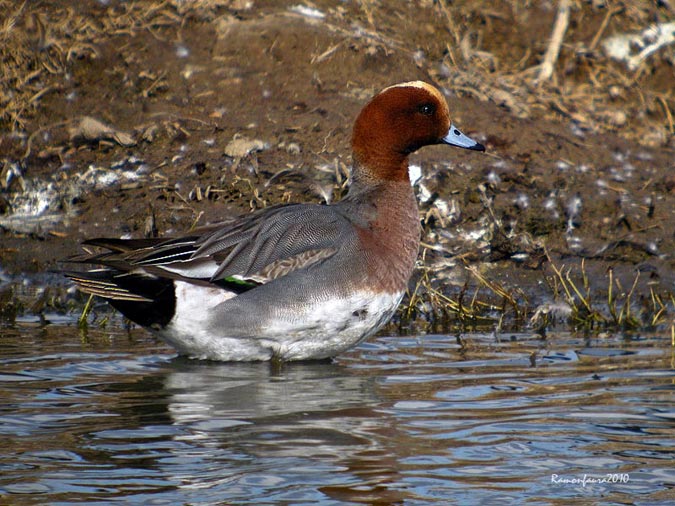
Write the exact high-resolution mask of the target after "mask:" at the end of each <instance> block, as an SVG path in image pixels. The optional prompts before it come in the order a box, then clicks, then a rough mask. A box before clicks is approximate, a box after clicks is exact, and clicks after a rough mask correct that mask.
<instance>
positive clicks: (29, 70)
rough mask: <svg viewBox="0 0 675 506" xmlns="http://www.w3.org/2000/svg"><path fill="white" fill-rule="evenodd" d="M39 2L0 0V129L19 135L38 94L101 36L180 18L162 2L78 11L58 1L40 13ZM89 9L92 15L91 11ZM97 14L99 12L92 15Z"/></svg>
mask: <svg viewBox="0 0 675 506" xmlns="http://www.w3.org/2000/svg"><path fill="white" fill-rule="evenodd" d="M43 7H44V6H42V5H40V4H39V3H33V2H29V1H27V0H26V1H24V2H23V3H17V2H15V1H11V0H0V12H4V13H8V15H7V17H6V18H5V19H4V21H3V22H2V25H0V130H6V131H10V132H14V133H16V134H19V135H21V134H22V133H23V131H24V130H25V128H26V125H27V122H28V121H29V120H30V119H31V118H32V117H33V116H34V114H35V111H36V110H37V109H38V108H39V107H40V98H41V97H43V96H44V95H46V94H48V93H52V92H57V91H59V89H60V84H59V83H60V82H61V80H62V79H63V78H64V76H65V75H66V74H67V73H68V72H69V70H70V68H71V67H72V65H73V64H74V62H76V61H77V60H78V59H80V58H85V57H88V58H96V57H97V56H98V49H97V43H98V42H99V41H100V40H101V39H102V38H110V37H115V36H117V35H132V34H134V33H135V32H138V31H141V30H148V31H150V32H151V33H155V31H156V30H157V29H158V28H160V27H162V26H167V25H177V24H179V23H180V20H181V18H180V16H178V15H177V14H176V12H175V11H174V10H173V9H172V8H170V7H168V6H167V4H166V2H139V3H136V2H122V3H115V4H114V6H112V5H111V6H110V7H109V8H104V7H102V6H99V7H98V8H99V9H100V10H101V11H103V12H100V13H95V12H93V11H95V10H96V9H94V8H90V10H89V11H88V13H87V14H82V13H80V12H79V11H78V10H76V9H75V8H74V7H73V6H71V5H70V4H69V3H68V2H64V3H63V4H62V5H61V6H51V8H50V9H49V10H48V12H49V14H46V13H45V9H44V8H43ZM92 14H93V15H92ZM96 14H100V15H96Z"/></svg>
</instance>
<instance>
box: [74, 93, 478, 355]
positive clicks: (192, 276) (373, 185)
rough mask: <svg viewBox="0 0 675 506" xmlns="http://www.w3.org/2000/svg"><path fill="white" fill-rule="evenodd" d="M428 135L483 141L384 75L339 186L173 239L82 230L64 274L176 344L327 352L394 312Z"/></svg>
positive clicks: (188, 351) (441, 140)
mask: <svg viewBox="0 0 675 506" xmlns="http://www.w3.org/2000/svg"><path fill="white" fill-rule="evenodd" d="M431 144H449V145H451V146H458V147H461V148H466V149H472V150H475V151H484V150H485V148H484V147H483V146H482V145H481V144H479V143H477V142H475V141H473V140H472V139H470V138H469V137H467V136H466V135H464V134H463V133H461V132H460V131H459V130H458V129H457V128H455V126H454V125H453V124H452V123H451V121H450V113H449V110H448V105H447V103H446V101H445V98H444V97H443V95H442V94H441V93H440V92H439V91H438V90H437V89H436V88H435V87H433V86H431V85H429V84H427V83H424V82H421V81H414V82H407V83H401V84H396V85H394V86H390V87H388V88H386V89H384V90H382V91H381V92H380V93H378V94H377V95H375V97H374V98H373V99H372V100H371V101H370V102H369V103H368V104H367V105H366V106H365V107H364V108H363V110H362V111H361V113H360V114H359V116H358V118H357V119H356V123H355V125H354V131H353V134H352V150H353V169H352V174H351V184H350V187H349V192H348V194H347V196H346V197H345V198H344V199H342V200H341V201H339V202H337V203H335V204H332V205H319V204H289V205H277V206H272V207H268V208H265V209H262V210H259V211H257V212H254V213H251V214H248V215H245V216H242V217H240V218H238V219H236V220H233V221H229V222H226V223H221V224H217V225H213V226H209V227H208V228H204V229H202V230H200V231H198V232H194V233H190V234H187V235H184V236H182V237H176V238H173V239H166V238H160V239H136V240H134V239H129V240H125V239H93V240H90V241H86V242H85V243H84V244H87V245H91V246H99V247H103V248H105V249H106V250H107V251H106V252H105V253H98V254H86V255H84V256H81V257H79V258H77V259H75V260H76V261H78V262H82V263H90V264H98V265H100V266H102V268H100V269H95V270H90V271H88V272H84V273H76V272H68V273H66V275H67V276H69V277H70V278H71V279H72V280H73V281H75V283H76V284H77V286H78V287H79V289H80V290H82V291H83V292H86V293H90V294H94V295H98V296H100V297H104V298H106V299H108V301H109V302H110V304H112V305H113V306H114V307H115V308H117V309H118V310H119V311H121V312H122V313H123V314H124V315H125V316H126V317H127V318H129V319H130V320H132V321H134V322H136V323H138V324H139V325H142V326H143V327H146V328H148V329H150V330H151V331H153V332H154V333H155V334H157V335H158V336H160V337H161V338H162V339H164V340H165V341H166V342H167V343H169V344H170V345H172V346H173V347H175V348H176V349H177V350H178V352H179V353H180V354H182V355H187V356H189V357H194V358H200V359H212V360H223V361H245V360H270V359H278V360H306V359H321V358H327V357H332V356H335V355H337V354H339V353H341V352H343V351H345V350H346V349H348V348H351V347H352V346H355V345H356V344H358V343H360V342H361V341H363V340H364V339H365V338H367V337H368V336H370V335H371V334H373V333H374V332H375V331H377V330H378V329H379V328H380V327H382V325H384V324H385V323H386V322H387V321H388V320H389V319H390V318H391V317H392V315H393V314H394V311H395V310H396V308H397V306H398V304H399V302H400V301H401V298H402V297H403V294H404V293H405V291H406V288H407V286H408V279H409V278H410V275H411V274H412V271H413V267H414V265H415V260H416V258H417V253H418V249H419V244H420V232H421V230H420V219H419V213H418V209H417V202H416V200H415V195H414V193H413V189H412V187H411V185H410V181H409V178H408V155H409V154H410V153H412V152H413V151H415V150H417V149H419V148H421V147H422V146H427V145H431Z"/></svg>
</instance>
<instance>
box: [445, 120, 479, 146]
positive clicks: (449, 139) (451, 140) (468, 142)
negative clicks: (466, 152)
mask: <svg viewBox="0 0 675 506" xmlns="http://www.w3.org/2000/svg"><path fill="white" fill-rule="evenodd" d="M441 142H443V144H449V145H450V146H457V147H459V148H464V149H472V150H474V151H485V146H483V145H482V144H481V143H480V142H476V141H474V140H473V139H472V138H471V137H469V136H468V135H464V134H463V133H462V132H460V131H459V129H458V128H457V127H455V125H450V130H448V133H447V135H446V136H445V137H443V139H441Z"/></svg>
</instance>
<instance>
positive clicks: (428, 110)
mask: <svg viewBox="0 0 675 506" xmlns="http://www.w3.org/2000/svg"><path fill="white" fill-rule="evenodd" d="M418 111H419V112H420V113H421V114H424V115H425V116H433V115H434V112H436V107H435V106H434V104H422V105H420V106H419V108H418Z"/></svg>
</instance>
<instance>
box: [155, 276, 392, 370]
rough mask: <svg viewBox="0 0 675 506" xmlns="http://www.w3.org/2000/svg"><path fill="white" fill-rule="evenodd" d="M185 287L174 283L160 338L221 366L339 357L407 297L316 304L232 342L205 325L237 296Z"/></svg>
mask: <svg viewBox="0 0 675 506" xmlns="http://www.w3.org/2000/svg"><path fill="white" fill-rule="evenodd" d="M181 285H186V284H185V283H181V282H177V283H176V314H175V316H174V318H173V319H172V320H171V322H170V323H169V325H168V326H167V327H166V328H164V329H163V330H161V331H158V334H159V336H160V337H162V338H163V339H164V340H165V341H167V342H168V343H169V344H171V345H172V346H174V347H175V348H176V349H177V350H178V351H179V352H180V353H181V354H183V355H188V356H190V357H193V358H200V359H209V360H221V361H252V360H270V359H272V358H278V359H281V360H308V359H320V358H327V357H332V356H335V355H337V354H338V353H340V352H342V351H345V350H346V349H348V348H351V347H352V346H355V345H356V344H358V343H359V342H361V341H362V340H363V339H365V338H366V337H368V336H369V335H371V334H373V333H374V332H375V331H377V329H379V328H380V327H381V326H382V325H384V324H385V323H386V322H387V321H389V319H390V318H391V317H392V315H393V314H394V311H396V308H397V307H398V304H399V302H400V301H401V298H402V297H403V292H399V293H393V294H381V293H374V292H372V291H369V290H364V291H360V292H356V293H354V294H353V295H351V296H350V297H347V298H336V299H332V300H323V301H320V302H317V303H316V304H313V305H311V306H307V307H306V308H305V309H304V310H303V311H301V312H295V313H293V314H288V313H286V314H283V315H280V316H279V317H278V318H275V319H271V320H269V321H267V322H265V325H264V326H263V327H261V329H260V331H259V332H258V333H257V335H255V336H250V337H231V336H228V335H227V334H228V329H222V331H218V332H213V331H212V330H208V329H207V326H206V325H205V322H207V321H208V319H209V313H210V312H211V311H214V310H217V307H216V306H217V305H218V304H220V303H221V302H223V301H224V300H227V299H229V298H231V297H233V296H234V294H227V293H226V292H223V291H222V290H214V289H211V288H202V287H195V286H194V285H187V286H181ZM188 287H189V298H188V297H187V295H186V291H187V290H186V288H188ZM195 288H197V290H195ZM252 311H254V309H252Z"/></svg>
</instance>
